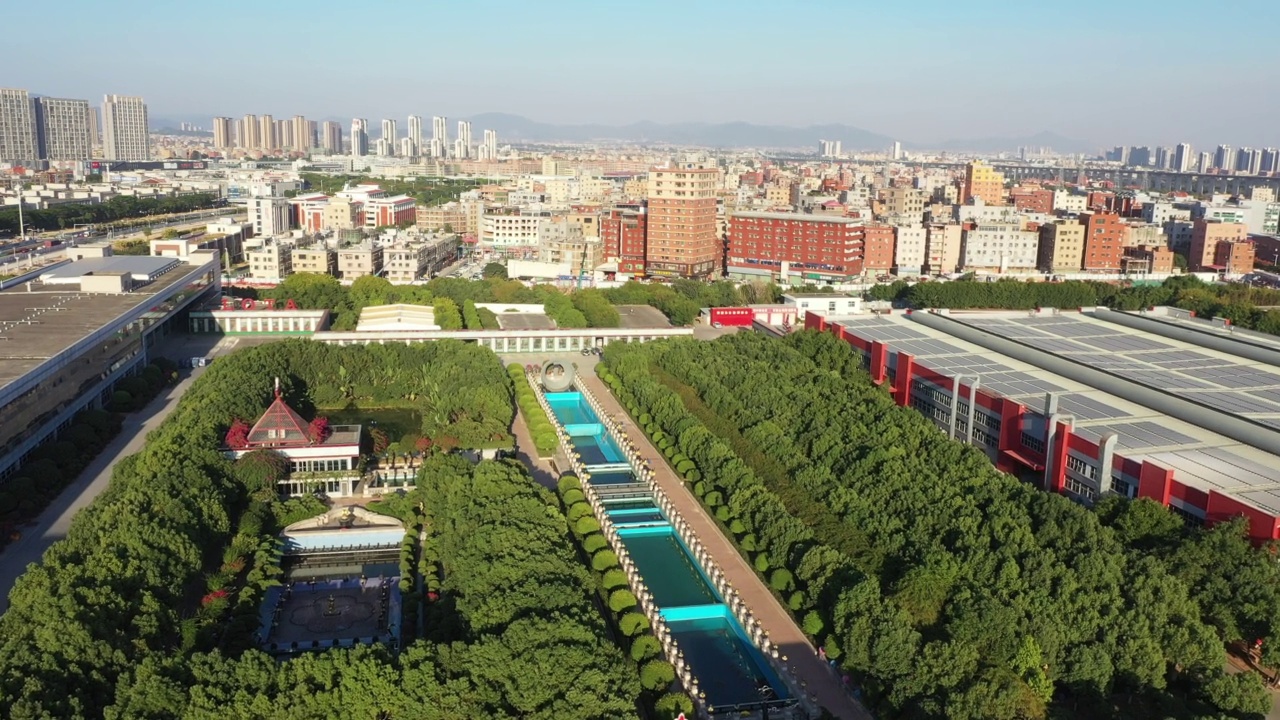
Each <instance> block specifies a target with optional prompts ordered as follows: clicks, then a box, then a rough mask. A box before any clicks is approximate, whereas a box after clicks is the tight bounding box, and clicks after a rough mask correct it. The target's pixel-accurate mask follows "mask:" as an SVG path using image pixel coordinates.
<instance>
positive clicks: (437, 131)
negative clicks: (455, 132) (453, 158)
mask: <svg viewBox="0 0 1280 720" xmlns="http://www.w3.org/2000/svg"><path fill="white" fill-rule="evenodd" d="M448 149H449V118H446V117H442V116H439V115H437V116H435V117H432V118H431V156H432V157H437V158H442V157H444V154H445V152H447V151H448Z"/></svg>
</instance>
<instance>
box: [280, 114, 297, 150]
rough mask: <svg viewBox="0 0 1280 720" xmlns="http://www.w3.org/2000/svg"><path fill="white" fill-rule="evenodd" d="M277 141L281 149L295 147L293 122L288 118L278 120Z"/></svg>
mask: <svg viewBox="0 0 1280 720" xmlns="http://www.w3.org/2000/svg"><path fill="white" fill-rule="evenodd" d="M276 142H277V143H278V144H279V146H280V149H281V150H286V151H287V150H291V149H293V144H294V140H293V123H292V122H290V121H288V120H277V121H276Z"/></svg>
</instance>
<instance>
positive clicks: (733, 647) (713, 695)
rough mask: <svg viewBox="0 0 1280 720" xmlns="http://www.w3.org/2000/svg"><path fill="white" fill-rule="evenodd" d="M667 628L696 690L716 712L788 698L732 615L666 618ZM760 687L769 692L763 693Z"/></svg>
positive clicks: (781, 685)
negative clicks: (684, 661) (694, 683)
mask: <svg viewBox="0 0 1280 720" xmlns="http://www.w3.org/2000/svg"><path fill="white" fill-rule="evenodd" d="M667 627H670V628H671V635H672V637H674V638H675V641H676V644H677V645H679V646H680V650H681V652H683V653H684V657H685V660H687V661H688V662H689V665H690V666H691V667H692V668H693V674H694V677H696V678H698V688H699V690H701V691H702V692H705V693H706V694H707V704H708V705H711V706H713V707H715V708H716V710H717V711H719V710H721V709H722V708H724V709H728V708H730V707H732V706H735V705H758V704H760V703H763V702H769V701H784V700H786V699H787V698H788V693H787V690H786V686H785V685H784V684H783V683H782V682H781V681H780V680H779V679H778V677H777V676H776V675H775V674H774V672H773V670H772V669H771V668H770V667H769V665H768V663H767V662H765V660H764V657H762V656H761V654H760V651H759V650H757V649H756V647H755V646H754V645H752V644H751V643H750V641H748V640H747V639H746V638H745V637H743V635H742V632H741V630H740V629H739V626H738V624H737V623H736V622H735V621H734V620H732V619H731V618H729V617H704V618H696V619H689V620H670V619H668V620H667ZM762 687H769V688H771V689H772V693H767V692H766V693H762V692H761V688H762Z"/></svg>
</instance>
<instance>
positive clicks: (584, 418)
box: [546, 392, 600, 425]
mask: <svg viewBox="0 0 1280 720" xmlns="http://www.w3.org/2000/svg"><path fill="white" fill-rule="evenodd" d="M546 395H547V404H548V405H550V406H551V412H553V413H555V414H556V419H557V420H559V421H560V424H561V425H584V424H586V423H594V422H599V421H600V419H599V418H597V417H596V413H595V411H594V410H592V409H591V406H590V405H588V404H587V401H586V400H583V399H582V393H580V392H558V393H554V392H549V393H547V394H546Z"/></svg>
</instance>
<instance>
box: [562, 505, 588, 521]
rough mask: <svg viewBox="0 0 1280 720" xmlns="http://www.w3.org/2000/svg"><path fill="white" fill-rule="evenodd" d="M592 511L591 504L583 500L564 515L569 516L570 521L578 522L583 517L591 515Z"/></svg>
mask: <svg viewBox="0 0 1280 720" xmlns="http://www.w3.org/2000/svg"><path fill="white" fill-rule="evenodd" d="M592 512H593V511H592V509H591V506H590V505H588V504H586V503H584V502H581V503H578V504H577V505H574V506H572V507H570V508H569V510H568V511H567V512H565V514H564V516H565V517H567V518H569V522H571V523H577V522H578V521H579V520H581V519H582V518H585V517H591V514H592Z"/></svg>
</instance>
